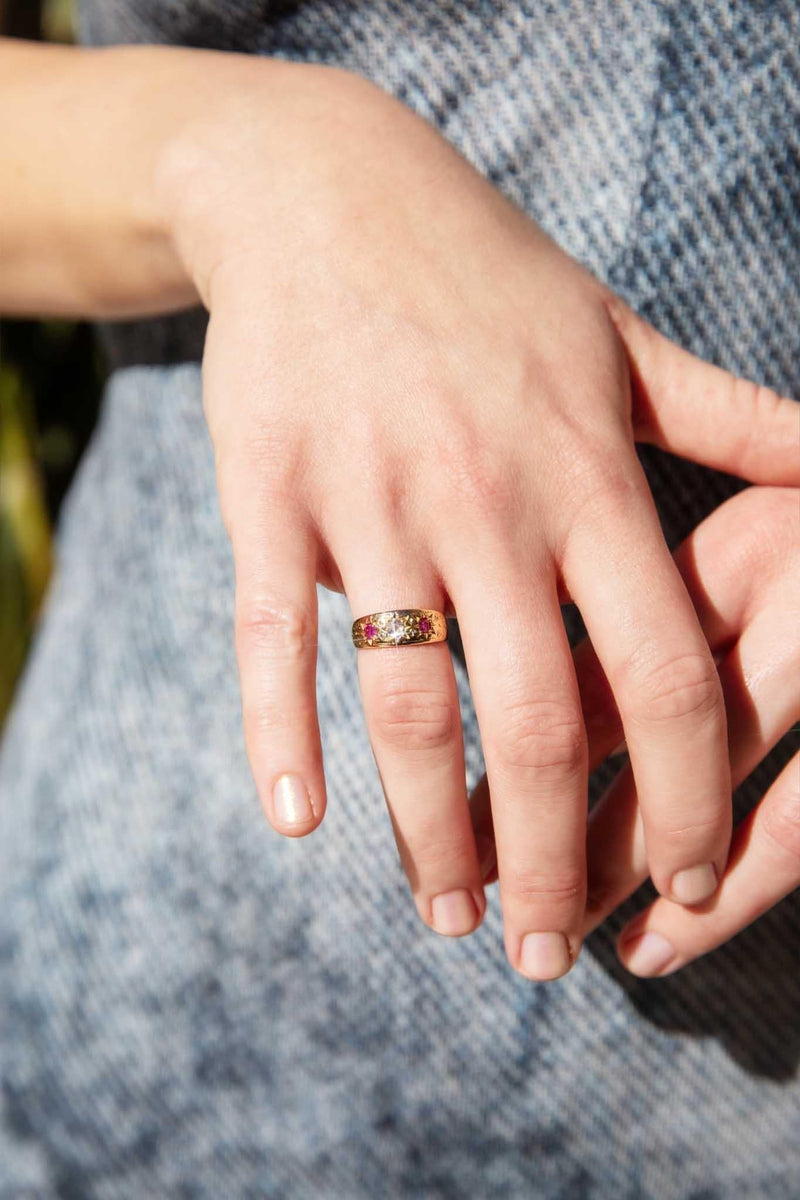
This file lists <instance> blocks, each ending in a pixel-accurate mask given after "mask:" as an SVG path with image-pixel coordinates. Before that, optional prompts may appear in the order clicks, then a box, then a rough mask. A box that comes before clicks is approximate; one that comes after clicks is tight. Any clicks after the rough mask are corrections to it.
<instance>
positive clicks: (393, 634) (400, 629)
mask: <svg viewBox="0 0 800 1200" xmlns="http://www.w3.org/2000/svg"><path fill="white" fill-rule="evenodd" d="M384 633H385V636H386V637H390V638H394V640H395V642H399V641H401V640H402V639H403V638H404V637H405V636H406V623H405V621H404V620H403V618H402V617H392V618H391V620H389V621H387V622H386V628H385V630H384Z"/></svg>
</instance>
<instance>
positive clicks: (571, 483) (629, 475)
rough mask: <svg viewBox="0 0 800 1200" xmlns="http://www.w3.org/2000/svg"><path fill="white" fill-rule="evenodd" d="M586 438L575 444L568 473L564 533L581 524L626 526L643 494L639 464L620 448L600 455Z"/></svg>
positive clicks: (566, 478)
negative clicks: (586, 441) (587, 442)
mask: <svg viewBox="0 0 800 1200" xmlns="http://www.w3.org/2000/svg"><path fill="white" fill-rule="evenodd" d="M584 439H585V435H581V440H580V441H579V442H578V443H576V444H574V446H573V449H572V452H571V455H570V463H569V464H568V467H567V470H566V471H565V477H564V495H565V498H566V500H565V504H564V509H565V517H566V521H565V522H564V528H565V530H567V531H569V530H571V529H572V528H574V526H575V525H576V523H578V522H581V523H582V524H583V525H587V524H588V525H590V526H592V527H595V526H598V525H601V524H602V525H603V526H604V527H607V526H608V525H609V524H610V523H616V524H617V525H623V524H627V523H628V522H629V520H630V514H631V512H632V511H634V509H635V507H636V506H637V505H638V504H639V503H640V502H641V500H642V496H643V492H644V487H643V480H642V478H641V474H640V471H639V468H638V465H637V463H636V462H635V461H632V460H631V459H630V458H629V456H628V455H627V454H625V453H624V452H620V449H619V448H615V450H614V452H612V453H608V452H606V453H601V452H600V451H599V450H598V448H597V445H596V444H593V445H591V446H588V445H586V444H585V440H584ZM620 440H621V439H620ZM624 445H625V448H626V449H627V444H626V443H624ZM567 536H568V534H567Z"/></svg>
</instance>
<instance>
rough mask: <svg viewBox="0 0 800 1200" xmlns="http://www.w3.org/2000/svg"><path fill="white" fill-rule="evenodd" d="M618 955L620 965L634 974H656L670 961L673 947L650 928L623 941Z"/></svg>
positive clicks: (673, 953) (673, 955)
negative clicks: (627, 940)
mask: <svg viewBox="0 0 800 1200" xmlns="http://www.w3.org/2000/svg"><path fill="white" fill-rule="evenodd" d="M623 952H624V955H625V957H624V958H623ZM619 957H620V959H621V961H622V965H623V966H624V967H627V969H628V970H629V971H630V972H631V973H632V974H634V975H658V973H659V972H660V971H663V970H664V967H666V966H668V965H669V964H670V963H671V962H672V960H673V958H674V957H675V948H674V946H673V945H672V943H671V942H668V941H667V939H666V938H665V937H664V936H663V935H662V934H660V933H656V932H655V930H652V929H651V930H648V932H647V933H641V934H639V936H638V937H633V938H631V940H630V941H629V942H623V943H622V945H621V946H620V947H619Z"/></svg>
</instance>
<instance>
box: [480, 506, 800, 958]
mask: <svg viewBox="0 0 800 1200" xmlns="http://www.w3.org/2000/svg"><path fill="white" fill-rule="evenodd" d="M799 515H800V491H797V490H796V489H790V488H758V487H756V488H748V489H747V490H745V491H744V492H740V493H739V494H738V495H736V496H734V497H732V498H731V499H730V500H728V501H727V502H726V503H725V504H723V505H721V506H720V508H718V509H717V510H716V511H715V512H713V513H712V514H711V516H709V517H708V518H707V519H706V520H705V521H703V522H702V524H701V525H699V526H698V527H697V529H696V530H694V531H693V532H692V533H691V534H690V535H689V537H688V538H687V539H686V540H685V541H684V542H683V543H682V545H681V546H680V547H679V548H678V549H677V551H676V552H675V562H676V564H677V566H678V569H679V570H680V573H681V576H682V577H683V579H684V581H685V583H686V586H687V589H688V591H689V594H690V596H691V598H692V602H693V603H694V605H695V609H696V611H697V613H698V616H699V618H700V622H701V624H702V626H703V630H704V632H705V634H706V637H707V639H708V642H709V645H710V646H711V649H712V651H713V653H714V656H715V658H716V660H717V662H718V672H719V676H720V680H721V683H722V689H723V694H724V696H725V708H726V713H727V725H728V744H729V747H730V765H731V776H732V779H733V784H734V786H738V785H739V784H740V783H741V782H742V781H743V780H744V779H746V778H747V776H748V775H749V774H750V773H751V772H752V771H753V770H754V769H755V768H756V767H757V766H758V764H759V763H760V762H761V761H762V759H764V758H765V757H766V755H767V754H768V753H769V752H770V751H771V750H772V749H773V747H774V746H775V745H776V744H777V742H778V741H779V740H780V739H781V738H782V737H783V736H784V735H785V734H786V733H787V732H788V731H789V730H790V729H796V728H797V727H798V722H800V687H798V683H797V681H798V678H800V540H798V537H797V530H798V516H799ZM575 668H576V674H577V677H578V681H579V685H580V689H581V695H582V697H583V700H584V716H585V718H586V721H587V724H588V725H589V727H590V729H591V734H590V738H589V760H590V763H591V764H592V767H595V766H597V765H598V764H599V763H600V762H602V760H603V759H604V758H606V757H607V755H608V754H609V751H611V750H612V747H616V746H617V744H618V743H619V740H620V738H621V736H622V725H621V722H620V718H619V713H618V712H617V710H616V708H615V705H614V702H613V697H612V695H611V692H610V689H609V687H608V683H607V680H605V678H604V675H603V672H602V668H601V667H600V664H599V662H598V659H597V656H596V654H595V653H594V651H593V649H592V646H591V643H590V642H589V641H588V639H587V640H585V641H583V642H582V643H581V644H580V645H579V646H577V647H576V649H575ZM471 803H472V810H473V820H474V825H475V831H476V835H477V836H478V837H479V838H484V839H486V840H487V842H488V843H489V844H491V840H492V827H491V807H490V803H489V795H488V788H487V785H486V779H485V777H484V778H483V779H482V780H481V782H480V784H479V785H478V786H477V787H476V789H475V791H474V793H473V796H472V798H471ZM587 858H588V877H589V893H588V902H587V907H586V913H585V916H584V924H583V934H584V936H587V935H588V934H589V933H590V932H591V931H592V930H593V929H596V928H597V926H598V925H600V924H601V923H602V922H603V921H604V920H605V918H606V917H607V916H609V915H610V914H611V913H612V912H613V911H614V909H615V908H617V907H618V906H619V905H620V904H621V903H622V902H623V901H624V900H626V899H627V898H628V897H629V896H630V895H631V894H632V893H633V892H635V891H636V889H637V888H638V887H639V886H640V885H641V884H642V883H643V882H644V880H645V879H646V878H647V876H648V868H647V846H646V839H645V835H644V829H643V824H642V819H641V811H640V809H639V805H638V802H637V795H636V785H635V781H634V779H633V775H632V772H631V770H630V767H629V766H627V765H626V766H623V768H622V770H621V771H620V772H619V774H618V775H617V777H616V778H615V780H614V782H613V783H612V784H611V786H610V787H609V788H608V790H607V791H606V793H605V794H604V795H603V796H602V797H601V798H600V800H599V801H598V803H597V804H596V805H595V806H594V808H593V809H592V812H591V815H590V817H589V823H588V830H587ZM496 879H497V867H496V863H495V860H494V857H493V856H492V855H491V854H490V855H489V859H488V862H487V870H486V883H487V884H489V883H491V882H494V881H495V880H496ZM798 886H800V754H795V755H794V757H793V758H791V759H790V761H789V762H788V763H787V764H786V766H785V767H784V768H783V769H782V771H781V772H780V774H779V775H778V777H777V778H776V779H775V780H774V782H773V783H772V784H771V786H770V787H769V788H768V789H767V791H766V792H765V794H764V796H763V798H762V800H761V802H760V803H759V804H758V805H757V806H756V807H755V808H754V809H753V810H752V811H751V812H750V813H749V814H748V815H747V816H746V817H745V818H744V819H743V820H742V821H740V822H739V824H738V825H737V826H736V829H735V830H734V834H733V838H732V841H731V850H730V854H729V857H728V862H727V864H726V867H725V872H724V874H723V877H722V881H721V884H720V886H719V888H718V889H717V892H716V894H715V895H714V896H713V897H712V898H711V899H710V900H708V901H706V902H705V903H702V904H698V905H696V906H694V907H692V908H687V907H686V906H683V905H678V904H674V903H673V902H672V901H670V900H668V899H664V898H660V899H658V900H656V901H655V902H654V903H652V904H650V905H648V906H647V907H646V908H645V909H643V910H642V911H641V912H640V913H638V914H637V915H636V916H635V917H634V918H632V920H630V921H629V922H628V923H627V924H626V925H625V927H624V928H623V929H622V930H621V931H620V933H619V934H618V936H617V949H618V953H619V955H620V959H621V961H622V963H623V965H625V966H626V967H627V968H628V970H630V971H631V972H632V973H634V974H637V975H640V976H647V977H652V976H656V975H658V976H663V975H670V974H672V973H673V972H674V971H677V970H679V969H680V968H681V967H684V966H686V964H687V963H689V962H691V961H692V960H693V959H695V958H699V957H700V956H702V955H704V954H707V953H708V952H709V951H710V950H713V949H715V948H716V947H717V946H720V945H722V944H723V943H724V942H726V941H728V939H730V938H731V937H733V936H734V935H735V934H736V933H738V932H740V931H741V930H742V929H744V928H745V927H746V926H747V925H750V924H751V923H752V922H753V921H755V920H756V919H757V918H758V917H759V916H761V915H762V914H763V913H764V912H766V911H767V910H768V909H770V908H772V907H773V906H774V905H775V904H777V903H778V902H779V901H780V900H782V899H783V897H784V896H786V895H788V894H789V892H791V891H794V889H795V888H797V887H798ZM649 934H655V935H657V936H656V937H655V938H652V937H647V939H646V940H645V935H649Z"/></svg>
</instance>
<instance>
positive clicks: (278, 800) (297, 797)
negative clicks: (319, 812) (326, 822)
mask: <svg viewBox="0 0 800 1200" xmlns="http://www.w3.org/2000/svg"><path fill="white" fill-rule="evenodd" d="M272 802H273V804H274V805H275V817H276V819H277V821H278V822H279V823H280V824H281V825H302V824H305V822H306V821H310V820H311V819H312V817H313V816H314V810H313V808H312V807H311V797H310V795H309V794H308V788H307V787H306V785H305V784H304V783H303V780H302V779H301V778H300V776H299V775H281V777H280V779H278V781H277V783H276V784H275V787H274V788H273V791H272Z"/></svg>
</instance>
